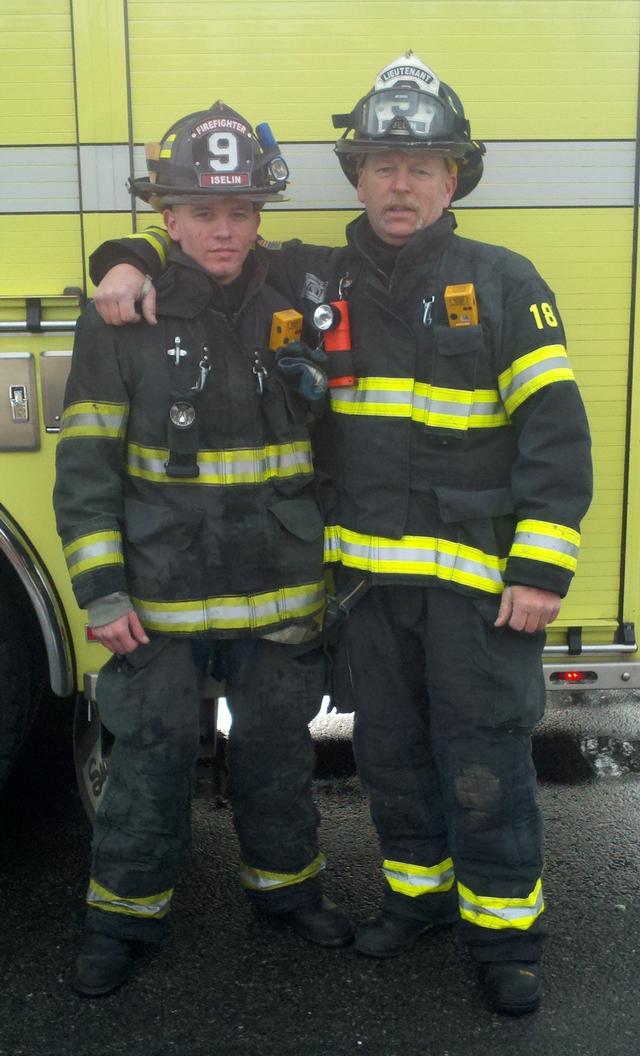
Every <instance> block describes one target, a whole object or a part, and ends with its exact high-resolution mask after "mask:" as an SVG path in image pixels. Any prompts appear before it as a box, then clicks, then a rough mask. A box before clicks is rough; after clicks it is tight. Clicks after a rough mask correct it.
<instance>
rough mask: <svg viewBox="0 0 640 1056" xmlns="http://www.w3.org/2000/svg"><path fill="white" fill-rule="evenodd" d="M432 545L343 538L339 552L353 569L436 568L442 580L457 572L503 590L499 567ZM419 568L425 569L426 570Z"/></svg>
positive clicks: (405, 569)
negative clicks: (390, 544)
mask: <svg viewBox="0 0 640 1056" xmlns="http://www.w3.org/2000/svg"><path fill="white" fill-rule="evenodd" d="M434 543H435V540H433V541H430V542H428V541H426V540H425V543H424V544H422V545H420V546H415V545H414V546H410V545H408V544H405V545H399V546H388V545H385V544H384V542H382V540H374V539H371V540H370V541H368V542H365V541H363V542H358V541H355V540H347V539H345V538H344V537H342V539H341V542H340V550H341V552H342V554H343V556H344V557H346V558H347V560H346V562H345V563H346V564H351V563H352V562H353V563H354V564H355V565H356V567H359V568H365V569H369V570H370V571H376V569H377V568H378V567H379V566H380V565H386V566H387V567H389V566H391V571H393V566H397V571H398V572H406V571H416V572H417V573H419V574H420V573H422V574H429V573H428V567H429V566H432V565H435V566H436V568H438V569H440V570H441V571H442V572H444V573H445V575H444V577H443V578H445V579H446V578H449V576H448V575H447V573H449V572H452V571H453V570H454V569H456V570H458V571H461V572H465V573H468V574H469V575H470V576H479V577H481V578H483V579H489V580H491V581H492V582H493V583H495V585H496V587H499V588H500V589H502V575H501V573H500V569H499V568H492V567H491V566H490V565H488V564H485V563H484V562H483V561H482V560H481V559H480V558H478V559H476V560H473V559H471V558H469V557H463V556H462V554H461V553H448V552H446V551H444V550H440V549H438V548H437V547H436V546H435V545H434ZM451 545H452V547H455V544H453V543H452V544H451ZM478 553H479V552H478ZM349 559H350V560H349ZM497 560H498V559H497V558H496V561H497ZM408 565H411V566H417V567H415V568H411V569H408V568H406V567H405V566H408ZM421 566H426V568H422V567H421ZM431 574H433V573H431Z"/></svg>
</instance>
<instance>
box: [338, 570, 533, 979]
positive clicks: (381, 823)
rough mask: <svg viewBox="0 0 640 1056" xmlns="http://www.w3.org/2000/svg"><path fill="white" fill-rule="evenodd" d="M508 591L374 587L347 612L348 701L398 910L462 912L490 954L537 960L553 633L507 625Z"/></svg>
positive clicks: (431, 917)
mask: <svg viewBox="0 0 640 1056" xmlns="http://www.w3.org/2000/svg"><path fill="white" fill-rule="evenodd" d="M498 605H499V599H494V598H492V597H487V598H486V599H484V598H471V597H466V596H463V595H461V594H457V593H455V592H454V591H452V590H446V589H437V588H420V587H413V586H411V587H405V586H381V587H372V588H371V589H370V590H369V592H368V593H367V594H365V595H364V597H363V598H362V599H361V600H359V601H358V603H357V604H356V605H355V606H354V608H353V609H352V610H351V611H350V613H349V616H348V618H347V619H346V621H345V623H344V625H343V628H342V634H341V638H340V646H339V649H338V655H337V659H336V664H335V666H334V685H333V690H334V694H335V697H336V704H337V706H338V708H339V709H340V708H341V707H342V708H343V710H351V707H349V706H348V703H347V704H346V706H345V701H344V696H345V695H349V694H351V701H352V703H353V704H354V705H355V721H354V754H355V757H356V763H357V766H358V771H359V774H360V777H361V779H362V780H363V782H364V784H365V786H366V787H367V790H368V793H369V796H370V804H371V814H372V818H373V821H374V824H375V826H376V829H377V832H378V835H379V838H380V846H381V851H382V855H383V858H384V862H383V872H384V875H385V878H386V881H387V885H386V890H385V902H384V905H385V908H386V909H387V910H388V911H389V912H391V913H396V914H399V915H404V916H411V917H419V918H422V919H424V920H425V922H426V921H434V922H437V921H445V920H449V919H451V918H452V916H454V917H457V916H459V918H460V932H459V933H460V938H461V939H462V941H463V942H465V943H466V944H468V946H469V948H470V951H471V953H472V955H473V956H474V957H475V958H476V959H478V960H484V961H499V960H523V961H533V960H537V959H538V958H539V957H540V955H541V940H542V937H543V928H542V924H541V920H540V916H541V913H542V911H543V908H544V906H543V899H542V886H541V872H542V865H543V858H542V853H543V852H542V832H541V818H540V812H539V810H538V806H537V803H536V775H535V771H534V767H533V763H532V759H531V732H532V729H533V727H534V726H535V724H536V723H537V722H538V721H539V719H540V718H541V717H542V714H543V710H544V700H545V692H544V683H543V679H542V670H541V663H540V659H541V652H542V646H543V643H544V633H540V634H535V635H528V634H521V633H517V632H514V631H512V630H510V629H509V628H505V629H500V630H497V629H496V628H495V627H494V626H493V622H494V620H495V618H496V616H497V613H498Z"/></svg>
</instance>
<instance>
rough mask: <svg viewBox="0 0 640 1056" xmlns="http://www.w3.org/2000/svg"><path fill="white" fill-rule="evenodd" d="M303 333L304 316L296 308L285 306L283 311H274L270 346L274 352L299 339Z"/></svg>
mask: <svg viewBox="0 0 640 1056" xmlns="http://www.w3.org/2000/svg"><path fill="white" fill-rule="evenodd" d="M301 334H302V316H301V315H300V312H296V310H295V308H283V310H282V311H281V312H274V313H273V318H272V319H271V334H270V335H269V348H270V350H271V351H272V352H275V350H276V349H277V348H282V347H283V346H284V345H289V344H291V342H292V341H299V340H300V335H301Z"/></svg>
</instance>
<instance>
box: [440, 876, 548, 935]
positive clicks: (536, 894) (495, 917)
mask: <svg viewBox="0 0 640 1056" xmlns="http://www.w3.org/2000/svg"><path fill="white" fill-rule="evenodd" d="M458 902H459V906H460V916H461V917H462V918H463V920H468V921H469V923H470V924H477V925H478V927H480V928H491V929H493V930H496V931H497V930H501V929H503V928H519V929H520V930H521V931H526V930H527V928H530V927H531V925H532V924H534V923H535V922H536V920H537V919H538V917H539V916H540V914H541V913H543V912H544V899H543V897H542V880H538V881H537V883H536V886H535V887H534V889H533V891H532V892H531V894H529V895H527V897H526V898H495V897H490V896H487V895H476V894H474V892H473V891H471V889H470V888H468V887H465V886H464V884H461V883H460V882H459V881H458Z"/></svg>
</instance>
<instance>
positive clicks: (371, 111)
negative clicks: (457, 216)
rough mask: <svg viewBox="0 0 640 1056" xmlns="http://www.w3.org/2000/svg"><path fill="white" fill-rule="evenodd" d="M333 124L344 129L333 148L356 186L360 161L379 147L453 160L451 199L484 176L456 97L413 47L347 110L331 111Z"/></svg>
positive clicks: (481, 145)
mask: <svg viewBox="0 0 640 1056" xmlns="http://www.w3.org/2000/svg"><path fill="white" fill-rule="evenodd" d="M333 125H334V128H344V129H345V131H344V133H343V135H342V137H341V138H340V139H339V140H338V142H337V143H336V145H335V148H334V149H335V152H336V154H337V155H338V160H339V161H340V164H341V166H342V170H343V172H344V174H345V176H346V177H347V179H348V180H349V181H350V182H351V183H352V184H353V185H354V187H355V186H357V183H358V160H359V159H360V158H362V157H363V156H364V155H366V154H370V153H371V152H372V151H379V150H416V149H419V150H428V151H429V152H430V153H431V154H434V155H439V156H440V157H446V158H452V159H453V161H455V163H456V168H457V175H458V184H457V187H456V190H455V192H454V195H453V200H454V201H455V200H456V199H457V198H464V197H465V195H467V194H469V193H470V192H471V191H472V190H473V189H474V187H475V186H476V185H477V184H478V183H479V181H480V179H481V177H482V170H483V164H482V155H483V154H484V152H485V146H484V143H480V142H479V141H478V140H473V139H471V129H470V126H469V122H468V121H467V119H466V117H465V116H464V109H463V106H462V103H461V102H460V99H459V98H458V96H457V95H456V93H455V92H454V91H453V89H452V88H450V87H449V86H448V85H447V84H445V83H444V82H443V81H440V80H439V79H438V77H436V75H435V73H434V72H433V70H430V69H429V67H428V66H425V64H424V63H423V62H422V61H421V60H420V59H418V58H417V56H415V55H414V54H413V52H412V51H408V52H407V53H406V54H405V55H402V56H400V58H399V59H396V60H395V61H394V62H391V63H389V65H388V66H385V68H384V69H383V70H381V71H380V73H379V74H378V76H377V78H376V82H375V84H374V86H373V88H372V90H371V91H370V92H369V93H368V94H367V95H365V96H364V97H363V98H362V99H360V101H359V102H358V103H356V105H355V107H354V108H353V110H352V111H351V113H350V114H334V115H333ZM352 130H353V136H352V137H350V138H349V132H350V131H352Z"/></svg>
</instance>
